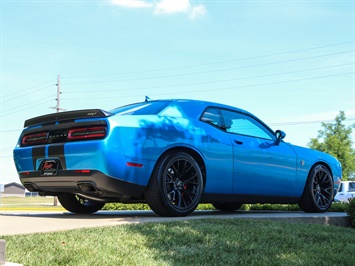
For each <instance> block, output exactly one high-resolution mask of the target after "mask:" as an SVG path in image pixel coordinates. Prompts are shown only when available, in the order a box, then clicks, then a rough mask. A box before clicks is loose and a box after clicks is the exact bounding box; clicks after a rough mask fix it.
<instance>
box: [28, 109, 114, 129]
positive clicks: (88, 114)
mask: <svg viewBox="0 0 355 266" xmlns="http://www.w3.org/2000/svg"><path fill="white" fill-rule="evenodd" d="M111 115H112V113H109V112H106V111H104V110H101V109H87V110H77V111H70V112H62V113H54V114H49V115H42V116H38V117H34V118H31V119H28V120H26V121H25V125H24V127H29V126H35V125H41V124H47V123H56V122H60V121H65V120H69V121H72V120H75V119H82V118H100V117H108V116H111Z"/></svg>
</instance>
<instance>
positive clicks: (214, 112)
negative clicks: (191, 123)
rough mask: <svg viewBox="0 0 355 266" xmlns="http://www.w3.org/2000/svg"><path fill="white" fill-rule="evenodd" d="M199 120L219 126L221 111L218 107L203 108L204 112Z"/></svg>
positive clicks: (220, 125) (220, 123) (220, 124)
mask: <svg viewBox="0 0 355 266" xmlns="http://www.w3.org/2000/svg"><path fill="white" fill-rule="evenodd" d="M201 121H204V122H206V123H208V124H211V125H214V126H216V127H219V128H221V127H222V119H221V113H220V111H219V109H217V108H214V107H209V108H207V109H206V110H205V112H204V113H203V114H202V116H201Z"/></svg>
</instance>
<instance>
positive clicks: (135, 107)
mask: <svg viewBox="0 0 355 266" xmlns="http://www.w3.org/2000/svg"><path fill="white" fill-rule="evenodd" d="M170 103H171V101H152V102H143V103H135V104H130V105H125V106H121V107H118V108H116V109H114V110H112V111H110V112H111V113H114V114H116V115H155V114H158V113H160V112H161V111H162V110H163V109H164V108H166V107H167V106H168V105H169V104H170Z"/></svg>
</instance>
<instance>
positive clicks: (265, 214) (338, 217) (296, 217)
mask: <svg viewBox="0 0 355 266" xmlns="http://www.w3.org/2000/svg"><path fill="white" fill-rule="evenodd" d="M206 218H228V219H261V220H281V221H290V222H303V223H315V224H325V225H338V226H349V219H348V217H347V214H346V213H335V212H327V213H321V214H315V213H304V212H276V211H237V212H234V213H223V212H220V211H195V212H194V213H193V214H192V215H190V216H187V217H178V218H177V217H169V218H167V217H159V216H157V215H156V214H154V213H153V212H152V211H99V212H97V213H95V214H90V215H76V214H72V213H69V212H28V211H27V212H14V211H0V236H3V235H17V234H31V233H44V232H54V231H64V230H70V229H78V228H88V227H101V226H117V225H121V224H134V223H143V222H165V221H179V220H193V219H206Z"/></svg>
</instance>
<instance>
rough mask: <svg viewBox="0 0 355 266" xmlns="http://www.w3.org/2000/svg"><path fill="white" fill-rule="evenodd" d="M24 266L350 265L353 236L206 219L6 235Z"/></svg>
mask: <svg viewBox="0 0 355 266" xmlns="http://www.w3.org/2000/svg"><path fill="white" fill-rule="evenodd" d="M4 239H5V240H6V241H7V253H6V255H7V261H12V262H17V263H22V264H24V265H317V266H318V265H353V264H354V259H353V254H354V252H355V242H354V239H355V230H354V229H350V228H342V227H335V226H321V225H307V226H305V225H304V224H293V223H285V222H274V221H256V220H242V219H201V220H189V221H178V222H164V223H163V222H161V223H144V224H135V225H121V226H115V227H103V228H90V229H80V230H72V231H66V232H56V233H46V234H33V235H17V236H5V237H4Z"/></svg>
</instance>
